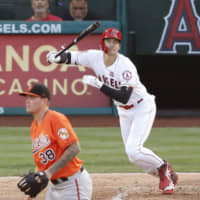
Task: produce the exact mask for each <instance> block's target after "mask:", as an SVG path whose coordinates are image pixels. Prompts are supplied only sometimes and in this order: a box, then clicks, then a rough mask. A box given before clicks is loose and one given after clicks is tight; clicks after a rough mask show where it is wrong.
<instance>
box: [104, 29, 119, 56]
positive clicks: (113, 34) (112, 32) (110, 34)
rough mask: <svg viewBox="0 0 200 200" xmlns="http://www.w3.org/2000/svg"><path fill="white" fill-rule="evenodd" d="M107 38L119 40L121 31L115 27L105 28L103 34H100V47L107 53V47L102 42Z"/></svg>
mask: <svg viewBox="0 0 200 200" xmlns="http://www.w3.org/2000/svg"><path fill="white" fill-rule="evenodd" d="M107 38H115V39H117V40H119V41H121V39H122V34H121V32H120V31H119V30H118V29H116V28H107V29H106V30H105V31H104V32H103V34H102V37H101V49H102V50H103V51H104V52H105V53H107V52H108V48H107V47H106V46H105V44H104V39H107Z"/></svg>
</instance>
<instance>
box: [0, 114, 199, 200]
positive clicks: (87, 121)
mask: <svg viewBox="0 0 200 200" xmlns="http://www.w3.org/2000/svg"><path fill="white" fill-rule="evenodd" d="M69 119H70V121H71V123H72V125H73V126H74V127H89V126H104V127H105V126H107V127H108V126H119V121H118V118H117V117H113V116H110V115H105V116H103V115H100V116H94V115H92V116H69ZM31 121H32V117H31V116H0V126H11V127H15V126H28V127H29V126H30V124H31ZM192 126H200V118H197V117H194V118H185V117H181V118H157V119H156V120H155V123H154V127H192ZM178 174H179V182H178V184H177V186H176V188H175V193H174V194H173V195H162V194H161V191H159V189H158V179H157V178H155V177H152V176H150V175H147V174H139V173H132V174H131V173H130V174H92V175H91V176H92V179H93V198H92V200H175V199H176V200H200V173H196V174H195V173H178ZM18 180H19V177H0V200H26V197H25V196H24V195H23V194H22V193H21V192H20V191H19V190H18V189H17V187H16V183H17V181H18ZM44 196H45V191H44V192H42V193H41V194H40V195H39V196H38V197H37V198H36V199H35V200H43V199H44Z"/></svg>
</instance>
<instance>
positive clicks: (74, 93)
mask: <svg viewBox="0 0 200 200" xmlns="http://www.w3.org/2000/svg"><path fill="white" fill-rule="evenodd" d="M75 37H76V35H62V34H61V35H0V51H1V54H0V99H1V101H0V108H1V110H2V109H3V108H4V107H25V101H24V100H25V99H24V98H23V97H21V96H19V95H18V93H19V92H21V91H24V90H27V88H28V87H29V86H30V84H31V83H32V82H40V83H43V84H45V85H46V86H48V88H49V89H50V91H51V107H60V108H61V107H65V108H67V107H70V108H75V107H80V108H81V107H82V108H88V107H110V106H111V105H110V104H111V103H110V99H109V98H107V97H106V96H105V95H104V94H102V93H101V92H100V91H99V90H98V89H96V88H93V87H90V86H87V85H85V84H83V83H82V81H81V78H82V76H83V75H84V74H93V71H92V70H90V69H89V68H87V67H83V66H77V67H74V66H72V65H66V64H55V63H54V64H49V63H48V62H47V61H46V54H47V53H48V52H49V51H53V50H60V49H61V45H67V44H69V43H71V42H72V41H73V40H74V38H75ZM99 41H100V35H99V34H95V35H90V36H89V37H87V38H85V39H83V40H82V41H80V43H78V44H77V45H74V46H73V47H72V48H71V49H70V50H86V49H98V48H99Z"/></svg>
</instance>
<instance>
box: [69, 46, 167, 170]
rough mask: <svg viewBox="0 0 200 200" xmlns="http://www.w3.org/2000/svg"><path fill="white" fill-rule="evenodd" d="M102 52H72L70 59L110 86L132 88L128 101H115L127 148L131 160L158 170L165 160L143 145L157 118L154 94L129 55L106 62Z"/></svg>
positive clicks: (118, 56)
mask: <svg viewBox="0 0 200 200" xmlns="http://www.w3.org/2000/svg"><path fill="white" fill-rule="evenodd" d="M103 55H104V52H103V51H101V50H88V51H82V52H81V51H79V52H71V63H72V64H80V65H83V66H87V67H89V68H91V69H92V70H93V71H94V72H95V74H96V76H97V77H98V78H99V79H100V80H101V81H102V82H104V83H105V84H106V85H107V86H109V87H111V88H116V89H119V88H120V87H121V86H130V87H132V88H133V92H132V94H131V97H130V99H129V101H128V102H127V104H126V105H124V104H122V103H120V102H117V101H115V104H116V105H117V109H118V114H119V121H120V128H121V134H122V139H123V142H124V146H125V151H126V153H127V155H128V158H129V160H130V162H131V163H133V164H135V165H136V166H138V167H140V168H141V169H143V170H144V171H145V172H148V173H150V174H157V169H158V168H159V167H160V166H161V165H162V164H163V163H164V162H163V160H162V159H161V158H160V157H158V156H157V155H156V154H155V153H153V152H152V151H151V150H150V149H148V148H145V147H143V144H144V143H145V141H146V140H147V138H148V136H149V134H150V132H151V128H152V125H153V122H154V119H155V114H156V105H155V101H154V96H153V95H150V94H149V93H148V92H147V90H146V88H145V87H144V85H143V84H142V83H141V82H140V79H139V76H138V73H137V70H136V67H135V65H134V64H133V63H132V62H131V61H130V60H129V58H127V57H125V56H123V55H122V54H120V53H118V55H117V58H116V60H115V62H114V63H113V64H112V65H111V66H105V64H104V57H103Z"/></svg>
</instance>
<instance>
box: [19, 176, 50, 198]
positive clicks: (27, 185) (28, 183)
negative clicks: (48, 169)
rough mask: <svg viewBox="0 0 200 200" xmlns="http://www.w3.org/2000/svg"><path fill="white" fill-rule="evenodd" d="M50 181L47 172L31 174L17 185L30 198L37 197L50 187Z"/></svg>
mask: <svg viewBox="0 0 200 200" xmlns="http://www.w3.org/2000/svg"><path fill="white" fill-rule="evenodd" d="M48 181H49V179H48V178H47V176H46V173H45V172H37V173H33V172H30V173H29V174H27V175H25V176H24V177H23V178H22V179H21V180H20V181H19V182H18V183H17V186H18V188H19V189H20V190H21V191H22V192H24V193H25V194H27V195H29V196H30V197H36V196H37V195H38V194H39V193H40V192H41V191H42V190H43V189H44V188H45V187H46V186H47V185H48Z"/></svg>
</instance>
